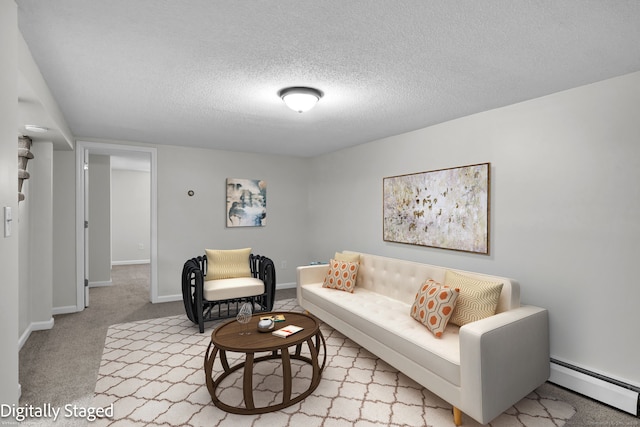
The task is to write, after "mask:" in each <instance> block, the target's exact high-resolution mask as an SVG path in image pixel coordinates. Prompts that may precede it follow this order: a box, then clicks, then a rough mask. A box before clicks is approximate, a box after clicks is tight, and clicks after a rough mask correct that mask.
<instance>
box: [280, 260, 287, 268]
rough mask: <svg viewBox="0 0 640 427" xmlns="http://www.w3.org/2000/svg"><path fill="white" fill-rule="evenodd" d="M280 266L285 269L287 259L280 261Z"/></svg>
mask: <svg viewBox="0 0 640 427" xmlns="http://www.w3.org/2000/svg"><path fill="white" fill-rule="evenodd" d="M280 268H281V269H283V270H286V269H287V261H282V262H281V263H280Z"/></svg>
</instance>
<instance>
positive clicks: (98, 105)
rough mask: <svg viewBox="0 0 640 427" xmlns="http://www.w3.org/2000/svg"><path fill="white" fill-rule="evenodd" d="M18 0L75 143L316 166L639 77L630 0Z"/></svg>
mask: <svg viewBox="0 0 640 427" xmlns="http://www.w3.org/2000/svg"><path fill="white" fill-rule="evenodd" d="M16 3H17V4H18V7H19V9H18V10H19V11H18V14H19V15H18V16H19V27H20V30H21V32H22V34H23V36H24V38H25V40H26V42H27V44H28V46H29V48H30V50H31V52H32V55H33V57H34V59H35V61H36V63H37V64H38V66H39V68H40V70H41V72H42V75H43V76H44V78H45V80H46V82H47V84H48V85H49V88H50V90H51V92H52V93H53V95H54V97H55V99H56V100H57V102H58V104H59V106H60V108H61V110H62V112H63V113H64V116H65V118H66V120H67V123H68V124H69V127H70V128H71V131H72V132H73V134H74V136H75V137H76V138H101V139H110V140H127V141H138V142H149V143H156V144H170V145H188V146H198V147H210V148H218V149H224V150H236V151H250V152H262V153H276V154H287V155H293V156H313V155H318V154H322V153H326V152H330V151H334V150H337V149H340V148H343V147H348V146H353V145H357V144H361V143H364V142H368V141H372V140H375V139H379V138H382V137H386V136H390V135H395V134H399V133H403V132H407V131H411V130H415V129H419V128H423V127H426V126H429V125H433V124H436V123H440V122H443V121H447V120H451V119H454V118H457V117H462V116H466V115H469V114H473V113H476V112H480V111H485V110H489V109H492V108H496V107H501V106H505V105H509V104H513V103H516V102H520V101H524V100H527V99H532V98H536V97H539V96H543V95H547V94H550V93H553V92H557V91H561V90H564V89H569V88H573V87H576V86H580V85H583V84H587V83H592V82H596V81H599V80H603V79H607V78H611V77H615V76H619V75H622V74H627V73H630V72H634V71H638V70H640V43H639V42H638V40H640V1H637V0H629V1H619V0H607V1H604V0H597V1H589V0H563V1H557V0H546V1H545V0H539V1H530V0H528V1H519V0H503V1H494V0H484V1H477V0H468V1H451V0H442V1H426V0H421V1H418V0H416V1H372V0H349V1H345V0H322V1H318V0H313V1H311V0H272V1H266V0H265V1H249V0H245V1H237V0H227V1H214V0H181V1H175V0H135V1H131V0H108V1H107V0H49V1H41V0H17V1H16ZM301 85H304V86H313V87H316V88H318V89H320V90H322V91H323V92H324V93H325V95H324V97H323V98H322V99H321V101H320V102H319V103H318V105H317V106H316V107H315V108H314V109H313V110H311V111H309V112H307V113H303V114H299V113H295V112H293V111H291V110H289V109H288V108H287V107H286V106H285V105H284V104H283V103H282V101H281V100H280V99H279V98H278V96H277V93H278V91H279V90H280V89H282V88H284V87H287V86H301Z"/></svg>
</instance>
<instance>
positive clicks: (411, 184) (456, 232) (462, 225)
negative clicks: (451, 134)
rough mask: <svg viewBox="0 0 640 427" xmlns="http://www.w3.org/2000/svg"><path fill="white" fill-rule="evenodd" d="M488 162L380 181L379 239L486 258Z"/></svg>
mask: <svg viewBox="0 0 640 427" xmlns="http://www.w3.org/2000/svg"><path fill="white" fill-rule="evenodd" d="M490 171H491V164H490V163H480V164H475V165H469V166H460V167H454V168H448V169H439V170H434V171H429V172H420V173H413V174H408V175H399V176H391V177H386V178H383V184H382V186H383V190H382V191H383V195H382V197H383V240H384V241H387V242H396V243H407V244H412V245H420V246H428V247H433V248H441V249H451V250H456V251H463V252H472V253H478V254H484V255H488V254H489V188H490Z"/></svg>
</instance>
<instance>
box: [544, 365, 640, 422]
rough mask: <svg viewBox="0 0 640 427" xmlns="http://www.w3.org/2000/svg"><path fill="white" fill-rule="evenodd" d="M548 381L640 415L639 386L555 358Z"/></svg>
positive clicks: (637, 415)
mask: <svg viewBox="0 0 640 427" xmlns="http://www.w3.org/2000/svg"><path fill="white" fill-rule="evenodd" d="M549 382H551V383H553V384H557V385H559V386H561V387H564V388H567V389H569V390H572V391H575V392H576V393H580V394H582V395H584V396H587V397H590V398H592V399H594V400H597V401H599V402H602V403H605V404H607V405H609V406H612V407H614V408H617V409H620V410H622V411H625V412H628V413H630V414H632V415H635V416H636V417H640V387H636V386H634V385H631V384H627V383H624V382H622V381H618V380H616V379H613V378H609V377H607V376H605V375H601V374H598V373H595V372H591V371H588V370H586V369H583V368H580V367H578V366H575V365H571V364H569V363H566V362H562V361H560V360H556V359H551V376H550V378H549Z"/></svg>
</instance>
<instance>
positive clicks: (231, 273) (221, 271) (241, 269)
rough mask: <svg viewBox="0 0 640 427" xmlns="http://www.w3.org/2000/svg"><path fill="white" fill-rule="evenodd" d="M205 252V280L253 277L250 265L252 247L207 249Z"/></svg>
mask: <svg viewBox="0 0 640 427" xmlns="http://www.w3.org/2000/svg"><path fill="white" fill-rule="evenodd" d="M205 252H206V254H207V272H206V275H205V278H204V279H205V280H216V279H229V278H233V277H251V268H250V267H249V255H251V248H244V249H229V250H220V249H206V250H205Z"/></svg>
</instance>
